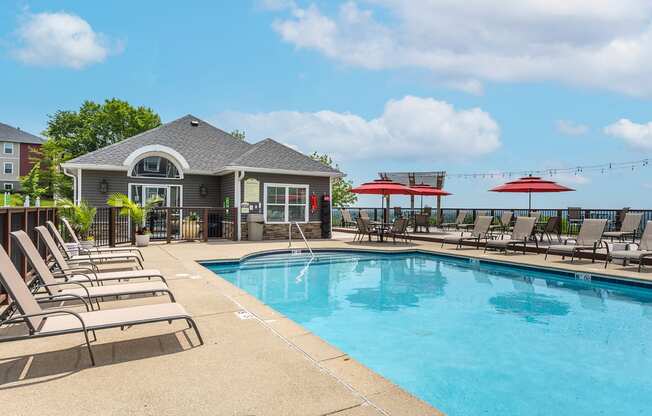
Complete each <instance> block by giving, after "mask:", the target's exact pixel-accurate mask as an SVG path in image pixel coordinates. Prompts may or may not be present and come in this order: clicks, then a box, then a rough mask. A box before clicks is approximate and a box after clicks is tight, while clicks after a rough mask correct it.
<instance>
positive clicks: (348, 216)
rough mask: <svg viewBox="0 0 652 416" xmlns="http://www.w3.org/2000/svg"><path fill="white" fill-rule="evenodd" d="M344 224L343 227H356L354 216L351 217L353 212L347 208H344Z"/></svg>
mask: <svg viewBox="0 0 652 416" xmlns="http://www.w3.org/2000/svg"><path fill="white" fill-rule="evenodd" d="M342 226H343V227H350V226H354V227H355V221H353V218H351V213H350V212H349V210H348V209H346V208H343V209H342Z"/></svg>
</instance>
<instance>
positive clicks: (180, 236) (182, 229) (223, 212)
mask: <svg viewBox="0 0 652 416" xmlns="http://www.w3.org/2000/svg"><path fill="white" fill-rule="evenodd" d="M118 211H119V210H118V208H114V207H103V208H98V209H97V214H96V216H95V222H94V223H93V226H92V228H91V234H92V235H93V236H94V237H95V241H96V244H97V245H101V246H112V247H113V246H115V245H117V244H124V243H131V242H133V241H134V239H135V234H134V233H135V227H133V225H132V224H131V222H130V219H129V217H123V216H121V215H118ZM236 216H237V210H236V209H235V208H209V207H175V208H167V207H161V208H154V209H153V210H151V211H150V212H149V213H148V215H147V219H146V220H145V224H144V226H145V227H147V228H148V229H149V231H150V232H151V235H152V236H151V238H152V240H165V241H167V242H168V243H169V242H171V241H192V240H201V241H208V240H209V239H228V240H236V239H237V229H236V226H235V220H236V218H237V217H236Z"/></svg>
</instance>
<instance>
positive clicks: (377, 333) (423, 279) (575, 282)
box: [204, 252, 652, 416]
mask: <svg viewBox="0 0 652 416" xmlns="http://www.w3.org/2000/svg"><path fill="white" fill-rule="evenodd" d="M204 265H205V266H206V267H208V268H209V269H211V270H212V271H214V272H215V273H216V274H218V275H220V276H221V277H223V278H224V279H226V280H228V281H229V282H231V283H233V284H235V285H237V286H239V287H241V288H243V289H244V290H246V291H247V292H249V293H250V294H252V295H254V296H256V297H257V298H258V299H260V300H261V301H263V302H264V303H266V304H268V305H270V306H271V307H272V308H274V309H276V310H277V311H279V312H281V313H283V314H284V315H286V316H287V317H288V318H290V319H292V320H294V321H295V322H297V323H299V324H301V325H303V326H304V327H305V328H307V329H309V330H310V331H312V332H314V333H315V334H316V335H318V336H320V337H321V338H323V339H325V340H326V341H328V342H329V343H331V344H333V345H335V346H337V347H338V348H340V349H341V350H343V351H345V352H346V353H348V354H349V355H351V356H352V357H354V358H355V359H357V360H358V361H360V362H361V363H363V364H364V365H366V366H367V367H369V368H371V369H373V370H374V371H376V372H378V373H380V374H382V375H383V376H385V377H387V378H388V379H390V380H392V381H393V382H394V383H396V384H398V385H400V386H401V387H403V388H404V389H406V390H408V391H410V392H411V393H413V394H414V395H416V396H417V397H420V398H421V399H423V400H425V401H427V402H428V403H430V404H432V405H433V406H434V407H436V408H438V409H440V410H442V411H444V412H446V413H448V414H450V415H481V414H482V415H576V416H577V415H596V414H605V415H638V414H650V412H652V289H647V288H643V287H635V286H629V285H622V284H614V283H607V282H595V281H586V280H583V279H576V278H574V277H573V276H568V275H564V274H558V273H555V272H547V271H541V270H535V269H527V268H518V267H512V266H509V265H501V264H492V263H485V262H478V261H469V260H468V259H457V258H453V257H444V256H438V255H432V254H426V253H417V252H415V253H401V254H383V253H365V252H320V253H317V258H316V259H315V260H312V261H311V260H310V258H309V257H307V256H304V255H300V256H293V255H290V254H288V253H284V254H274V255H264V256H259V257H252V258H250V259H247V260H244V261H242V262H238V263H205V264H204Z"/></svg>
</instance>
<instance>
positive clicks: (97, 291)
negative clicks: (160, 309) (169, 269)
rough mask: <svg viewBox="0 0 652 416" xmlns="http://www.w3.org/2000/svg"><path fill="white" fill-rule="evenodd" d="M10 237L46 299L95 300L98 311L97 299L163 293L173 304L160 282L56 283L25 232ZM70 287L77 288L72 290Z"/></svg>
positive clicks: (170, 293)
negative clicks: (27, 263)
mask: <svg viewBox="0 0 652 416" xmlns="http://www.w3.org/2000/svg"><path fill="white" fill-rule="evenodd" d="M11 236H12V237H13V239H14V241H16V242H17V243H18V246H19V247H20V249H21V251H22V252H23V255H24V256H25V258H26V259H27V261H28V262H29V264H30V265H31V266H32V269H33V270H34V272H35V273H36V275H37V276H38V277H39V279H40V280H41V284H40V285H39V286H40V287H42V288H44V289H45V290H46V292H47V293H48V297H53V296H57V298H58V299H61V298H62V297H65V296H66V295H71V296H72V297H73V298H77V297H82V298H84V299H87V300H88V301H89V302H91V301H92V300H95V301H96V302H97V307H98V309H99V308H100V304H99V299H101V298H103V297H106V296H122V295H144V294H149V293H151V294H157V293H165V294H167V295H168V296H169V297H170V301H171V302H174V295H172V292H171V291H170V289H169V288H168V285H167V284H165V283H164V282H162V281H158V282H143V283H129V284H117V285H107V286H92V284H93V281H92V280H91V281H90V282H88V283H90V287H88V286H86V285H84V284H82V283H81V282H60V281H57V279H55V277H54V275H53V274H52V272H51V271H50V269H49V268H48V265H47V264H46V263H45V261H44V260H43V259H42V258H41V255H40V254H39V252H38V250H37V248H36V247H35V246H34V243H32V240H31V239H30V238H29V236H28V235H27V233H25V231H22V230H20V231H13V232H12V233H11ZM62 286H68V288H60V287H62ZM70 286H77V287H76V288H74V289H72V288H70ZM91 305H92V303H91Z"/></svg>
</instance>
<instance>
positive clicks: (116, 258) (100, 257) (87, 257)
mask: <svg viewBox="0 0 652 416" xmlns="http://www.w3.org/2000/svg"><path fill="white" fill-rule="evenodd" d="M46 224H47V226H48V229H49V230H50V233H51V234H52V235H53V236H54V238H55V241H56V242H57V245H58V246H59V248H60V249H61V252H62V253H63V255H64V256H65V257H66V258H67V259H68V260H69V261H73V262H78V263H84V262H91V261H94V262H109V263H115V262H124V261H135V262H137V264H138V266H139V267H140V268H141V269H142V268H143V262H142V261H141V259H140V256H139V255H138V254H133V253H109V254H78V255H73V254H72V253H71V252H70V251H69V250H68V247H67V246H66V242H65V240H64V239H63V237H62V236H61V233H59V230H57V226H56V225H54V223H53V222H52V221H46Z"/></svg>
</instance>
